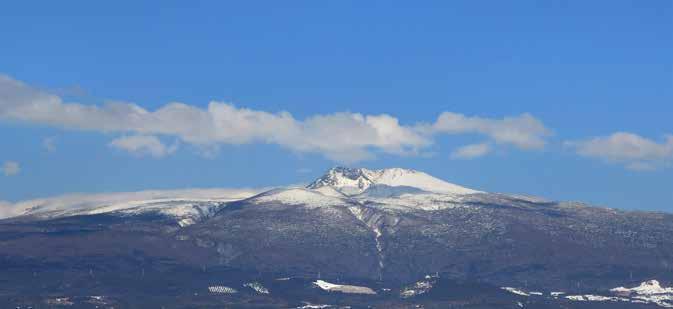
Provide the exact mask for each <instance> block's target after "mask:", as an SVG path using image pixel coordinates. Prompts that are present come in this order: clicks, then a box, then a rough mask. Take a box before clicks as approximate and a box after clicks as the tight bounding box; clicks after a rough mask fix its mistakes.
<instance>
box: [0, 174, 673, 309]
mask: <svg viewBox="0 0 673 309" xmlns="http://www.w3.org/2000/svg"><path fill="white" fill-rule="evenodd" d="M426 176H427V174H424V173H421V172H415V171H409V170H402V169H388V170H374V171H373V170H366V169H345V168H335V169H332V170H330V171H329V172H328V173H326V174H325V175H324V176H323V177H321V178H319V179H317V180H316V181H315V182H313V183H312V184H310V185H309V186H307V187H306V188H279V189H273V190H268V191H264V192H261V193H258V194H256V195H252V194H250V195H245V196H239V197H238V198H236V199H233V198H232V199H229V200H224V197H223V196H219V198H218V199H214V198H212V199H208V198H207V197H201V198H203V200H197V199H180V198H178V197H173V198H170V199H163V200H158V199H155V200H151V199H150V200H141V201H126V202H124V203H121V204H114V203H112V204H107V203H106V204H103V205H99V204H96V203H88V204H87V206H86V207H85V206H81V207H79V206H78V207H74V208H72V209H71V208H68V207H65V208H54V207H45V208H35V209H32V210H31V212H29V213H26V214H24V215H22V216H18V217H14V218H10V219H6V220H2V221H0V257H2V258H0V264H2V265H0V266H3V267H4V269H7V270H8V271H9V272H11V273H16V274H17V277H16V278H24V277H25V276H26V271H27V270H31V269H35V268H36V267H37V269H42V268H43V267H47V268H48V267H50V266H49V265H53V267H56V268H57V269H62V268H67V269H74V270H75V271H76V272H77V271H79V272H88V271H90V270H89V268H92V269H98V271H101V272H104V271H110V274H109V276H111V277H112V278H114V276H115V275H114V271H122V270H123V271H131V272H138V273H141V272H144V270H145V269H151V270H152V271H156V272H158V273H161V272H166V274H169V273H174V272H177V271H178V270H177V269H180V272H182V273H187V274H191V275H189V276H187V277H190V276H193V277H199V276H205V277H206V278H208V277H207V276H206V275H203V273H206V272H208V271H213V272H219V271H222V272H227V273H228V272H235V273H237V274H238V275H235V276H234V277H236V276H239V275H240V276H243V275H241V274H244V277H245V278H255V276H258V277H263V278H267V279H268V278H294V279H299V278H303V279H302V280H309V281H308V282H316V281H317V280H318V279H320V280H324V281H326V282H330V283H335V284H342V283H343V284H342V285H344V286H349V285H354V286H365V287H372V286H379V287H380V289H378V290H377V296H369V297H378V298H380V299H382V300H389V301H393V302H413V301H415V300H416V299H417V298H416V297H415V296H413V295H417V294H414V293H412V294H413V295H412V296H413V297H411V296H410V297H409V298H404V297H401V296H399V295H401V294H399V293H397V294H395V293H388V292H386V291H384V290H383V288H388V289H390V288H392V289H397V290H399V291H402V290H404V289H406V288H408V287H410V286H412V287H414V286H417V285H418V288H419V289H421V288H422V289H426V288H428V287H427V286H428V284H429V283H424V282H425V281H422V282H421V281H419V280H424V279H423V278H425V277H426V275H428V274H435V276H436V278H441V280H440V279H432V280H430V279H428V280H430V281H432V282H434V281H437V282H439V283H437V284H438V285H442V284H444V285H445V286H466V285H467V286H470V285H474V286H481V287H483V288H484V289H485V291H486V290H495V291H498V292H497V293H496V292H493V293H495V294H493V295H496V296H494V297H496V298H498V299H501V298H502V297H504V299H507V300H508V301H511V299H512V298H511V297H515V298H516V297H524V296H521V295H514V296H512V295H509V294H508V292H502V291H501V290H500V289H499V288H497V287H513V288H512V290H513V291H514V290H517V289H525V290H527V291H542V292H544V293H547V294H548V293H550V292H552V291H564V292H567V293H574V294H568V295H589V294H591V293H594V294H596V295H610V293H612V292H610V289H614V288H615V287H618V286H637V285H638V283H640V282H645V281H649V280H652V279H657V280H658V282H661V286H669V285H670V282H672V281H673V237H670V235H673V215H671V214H665V213H652V212H629V211H620V210H614V209H606V208H595V207H589V206H587V205H584V204H579V203H566V202H552V201H546V200H544V199H539V198H531V197H526V196H514V195H505V194H494V193H486V192H480V191H475V190H471V189H465V188H462V187H460V186H456V185H452V184H448V183H444V182H442V181H441V180H435V178H431V179H430V178H428V177H431V176H427V177H426ZM429 179H430V180H429ZM456 188H462V189H456ZM59 207H60V206H59ZM195 214H199V215H198V216H196V215H195ZM185 219H190V220H191V221H189V222H182V221H181V220H185ZM36 265H40V266H36ZM83 265H85V266H83ZM113 270H114V271H113ZM193 272H197V273H199V274H200V275H198V276H197V275H196V274H194V273H193ZM83 276H85V277H86V276H87V273H84V274H83ZM28 277H30V276H28ZM213 278H215V277H213ZM218 278H219V277H218ZM236 278H237V277H236ZM433 278H435V277H433ZM294 279H293V280H294ZM20 280H25V279H19V282H23V281H20ZM246 280H248V279H246ZM260 280H261V279H260ZM273 280H275V279H272V280H271V281H270V282H275V281H273ZM283 280H285V279H283ZM288 280H290V279H288ZM426 281H427V280H426ZM430 281H428V282H430ZM85 282H86V280H85ZM188 282H189V279H187V282H184V283H180V285H181V286H182V285H184V284H189V283H188ZM199 282H201V281H199ZM246 282H247V281H246ZM418 282H421V283H418ZM441 282H444V283H441ZM649 282H653V281H649ZM10 283H11V282H10V281H6V282H5V285H10ZM13 283H17V282H13ZM243 283H245V282H241V284H243ZM356 283H357V284H356ZM440 283H441V284H440ZM2 284H3V283H2V282H0V287H1V286H2ZM82 284H84V285H86V284H87V283H82ZM199 284H201V283H199ZM650 285H651V286H654V284H650ZM215 286H220V285H215ZM494 287H495V288H494ZM203 288H205V287H203ZM302 288H305V286H303V287H302ZM533 289H535V290H533ZM220 290H227V289H220ZM309 291H311V292H307V294H302V295H304V296H306V295H317V294H315V293H317V292H316V291H315V290H309ZM419 291H420V290H419ZM423 291H425V290H423ZM517 291H518V290H517ZM634 291H635V290H634ZM323 292H324V291H323ZM426 292H427V291H426ZM426 292H423V293H426ZM598 292H601V293H603V294H601V293H598ZM624 292H626V290H624ZM629 292H633V291H630V290H629ZM272 293H273V291H272ZM419 293H420V292H419ZM437 293H439V292H437ZM437 293H435V294H433V293H432V292H428V293H427V295H440V294H446V293H452V292H450V291H447V292H446V293H444V292H442V293H439V294H437ZM536 293H537V292H536ZM633 293H636V292H633ZM407 294H408V293H407ZM526 294H528V295H537V294H530V293H527V292H526ZM404 295H406V294H404ZM419 295H420V294H419ZM667 295H668V294H667ZM304 296H302V297H304ZM306 297H308V296H306ZM359 297H364V296H359ZM419 297H421V298H422V296H419ZM433 297H434V296H433ZM437 297H439V296H437ZM484 297H486V296H484ZM666 297H668V296H666ZM421 298H418V299H421ZM584 298H587V299H598V298H592V297H582V299H584ZM577 299H580V298H579V297H578V298H577ZM519 301H522V300H519ZM528 301H530V300H528ZM547 301H552V302H556V301H571V300H567V299H566V300H564V299H554V298H553V297H552V298H550V299H547V298H545V300H544V302H547ZM664 303H665V302H664ZM511 304H515V303H511ZM592 305H596V306H597V304H592ZM645 305H646V304H645ZM606 306H607V305H606ZM440 307H441V306H440ZM497 307H498V306H496V308H497ZM500 307H503V306H500ZM541 307H544V306H541ZM589 307H590V306H589ZM512 308H514V307H512ZM551 308H554V307H553V306H552V307H551ZM571 308H572V307H571Z"/></svg>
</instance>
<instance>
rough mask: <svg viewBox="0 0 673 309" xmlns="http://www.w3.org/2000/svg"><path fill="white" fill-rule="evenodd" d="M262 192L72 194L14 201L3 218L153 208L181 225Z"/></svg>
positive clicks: (184, 191)
mask: <svg viewBox="0 0 673 309" xmlns="http://www.w3.org/2000/svg"><path fill="white" fill-rule="evenodd" d="M259 192H260V190H255V189H184V190H155V191H139V192H120V193H102V194H70V195H63V196H57V197H52V198H42V199H34V200H28V201H23V202H18V203H15V204H12V205H10V206H9V209H10V211H9V212H7V214H5V216H3V217H0V219H2V218H7V217H14V216H33V217H39V218H45V219H48V218H58V217H64V216H75V215H95V214H103V213H119V214H141V213H146V212H152V213H158V214H162V215H166V216H171V217H175V218H176V219H179V220H180V222H181V223H180V224H181V225H186V224H189V223H190V222H191V223H193V222H192V221H194V220H195V219H198V218H200V217H202V216H204V215H208V214H209V213H210V212H211V211H212V210H213V208H214V207H219V206H221V205H222V204H223V203H225V202H229V201H235V200H240V199H244V198H247V197H250V196H253V195H254V194H257V193H259Z"/></svg>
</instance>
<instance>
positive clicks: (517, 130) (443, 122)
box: [426, 112, 551, 149]
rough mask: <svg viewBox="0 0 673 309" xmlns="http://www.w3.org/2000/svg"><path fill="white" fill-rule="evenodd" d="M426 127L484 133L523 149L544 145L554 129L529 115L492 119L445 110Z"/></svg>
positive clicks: (432, 129)
mask: <svg viewBox="0 0 673 309" xmlns="http://www.w3.org/2000/svg"><path fill="white" fill-rule="evenodd" d="M426 130H431V131H433V132H436V133H446V134H465V133H476V134H482V135H485V136H488V137H490V138H491V139H493V141H495V142H496V143H499V144H510V145H514V146H516V147H518V148H520V149H541V148H543V147H544V146H545V138H546V137H548V136H550V135H551V130H549V129H548V128H546V127H545V126H544V124H542V122H541V121H539V120H538V119H536V118H535V117H533V116H531V115H530V114H522V115H519V116H516V117H504V118H502V119H490V118H482V117H468V116H465V115H462V114H457V113H450V112H444V113H442V114H441V115H439V118H437V121H436V122H435V123H434V124H433V125H432V126H431V127H430V128H426Z"/></svg>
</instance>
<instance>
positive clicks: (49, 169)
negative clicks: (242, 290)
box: [0, 0, 673, 211]
mask: <svg viewBox="0 0 673 309" xmlns="http://www.w3.org/2000/svg"><path fill="white" fill-rule="evenodd" d="M0 28H1V29H3V31H2V33H1V35H0V51H1V52H0V55H1V57H0V74H2V75H3V76H4V79H0V80H1V81H0V137H1V138H0V150H1V151H0V164H2V171H3V173H2V174H0V200H6V201H12V202H13V201H18V200H23V199H30V198H36V197H44V196H50V195H57V194H63V193H68V192H114V191H133V190H142V189H168V188H187V187H257V186H274V185H283V184H290V183H298V182H307V181H310V180H312V179H313V178H315V177H316V176H318V175H320V174H321V173H322V172H323V171H324V170H326V169H328V168H329V167H331V166H334V165H338V164H339V165H340V164H346V165H350V166H365V167H372V168H379V167H390V166H400V167H407V168H413V169H419V170H423V171H425V172H428V173H430V174H432V175H434V176H437V177H439V178H443V179H445V180H448V181H451V182H455V183H458V184H461V185H464V186H468V187H473V188H477V189H481V190H487V191H498V192H516V193H528V194H533V195H540V196H544V197H548V198H552V199H563V200H581V201H586V202H590V203H595V204H599V205H605V206H610V207H618V208H627V209H651V210H664V211H673V190H671V188H673V167H672V165H673V138H670V137H667V136H668V135H670V134H673V124H672V122H671V117H672V116H673V104H672V103H673V57H671V55H673V2H671V1H664V0H661V1H548V2H545V3H542V4H541V3H540V2H539V1H516V2H502V1H451V2H449V1H427V2H423V3H420V4H419V3H417V2H416V3H413V4H412V3H410V2H391V1H385V2H384V1H381V2H377V1H371V2H364V1H283V2H280V1H241V2H238V3H225V2H215V1H212V2H196V1H194V2H191V1H190V2H184V1H181V2H167V1H164V2H161V3H159V2H157V3H149V2H148V3H143V4H138V3H136V2H130V1H129V2H123V1H118V2H110V3H105V4H102V3H91V2H84V1H82V2H76V1H72V2H67V3H57V2H48V3H45V2H31V1H22V2H15V3H13V4H12V3H9V4H3V7H2V9H1V10H0ZM3 83H4V86H3ZM16 93H21V94H22V96H19V95H16ZM54 98H56V99H57V100H59V103H58V104H56V105H54V106H51V105H49V104H50V103H48V102H52V101H50V100H54ZM211 101H215V102H216V103H211ZM109 102H117V103H114V104H116V105H110V103H109ZM171 102H180V103H181V104H183V105H180V106H179V108H178V107H176V105H169V103H171ZM31 104H32V105H31ZM106 104H107V105H106ZM167 106H169V107H170V108H169V109H170V112H171V113H170V117H168V116H166V117H164V114H166V113H164V114H161V115H159V114H157V113H155V112H157V111H159V110H162V109H163V110H164V111H166V107H167ZM86 107H92V108H95V110H94V111H93V112H92V111H91V109H87V108H86ZM136 107H138V108H140V109H142V111H140V112H138V110H137V109H135V108H136ZM73 108H75V109H77V110H78V111H79V112H77V113H73V112H72V110H73ZM183 112H184V113H183ZM445 112H446V113H448V114H444V115H445V117H444V118H441V117H440V115H442V113H445ZM138 115H140V116H138ZM185 115H199V116H198V117H197V116H195V117H196V118H193V117H192V118H189V117H186V116H185ZM213 115H217V116H216V117H214V116H213ZM358 115H359V116H358ZM381 115H387V116H381ZM183 116H184V117H185V118H180V117H183ZM202 116H203V117H205V118H199V117H202ZM211 116H213V118H212V119H215V120H212V119H211V118H210V117H211ZM134 117H140V118H139V119H140V120H139V121H136V120H133V119H135V118H134ZM144 117H147V118H144ZM386 117H387V118H386ZM204 119H205V120H204ZM210 121H212V123H210ZM223 123H224V125H222V124H223ZM220 125H222V126H220ZM287 127H291V128H294V129H293V130H289V129H288V130H286V128H287ZM286 131H287V132H286ZM330 132H332V133H334V134H333V135H331V134H330ZM619 132H621V133H619ZM505 133H506V134H505ZM335 136H336V137H335ZM348 136H353V140H355V142H353V141H352V140H351V139H347V137H348ZM540 142H541V143H540ZM466 146H474V147H467V148H464V147H466ZM461 147H463V148H461ZM461 149H462V150H464V151H461ZM461 154H462V155H461Z"/></svg>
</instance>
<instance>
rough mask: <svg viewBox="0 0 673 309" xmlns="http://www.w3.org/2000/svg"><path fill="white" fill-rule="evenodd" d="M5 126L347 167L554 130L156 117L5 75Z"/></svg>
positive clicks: (445, 119) (254, 116) (180, 114)
mask: <svg viewBox="0 0 673 309" xmlns="http://www.w3.org/2000/svg"><path fill="white" fill-rule="evenodd" d="M0 119H6V120H13V121H24V122H31V123H37V124H43V125H44V124H46V125H52V126H57V127H63V128H72V129H80V130H91V131H98V132H109V133H116V134H130V135H133V136H143V137H142V138H141V137H133V138H129V137H122V138H120V139H117V140H115V141H113V142H112V145H113V146H115V147H117V148H122V149H125V150H130V151H142V152H143V153H146V154H150V155H153V156H156V157H159V156H162V155H166V154H168V153H170V152H167V151H166V150H167V148H166V146H164V145H162V144H161V143H160V141H159V137H161V136H172V137H176V138H177V139H178V140H180V141H183V142H185V143H188V144H191V145H194V146H196V147H197V149H203V150H204V153H208V154H212V153H213V151H216V150H217V149H218V146H219V145H222V144H248V143H271V144H277V145H281V146H282V147H284V148H287V149H289V150H291V151H296V152H301V153H319V154H322V155H324V156H326V157H327V158H329V159H332V160H335V161H341V162H345V163H349V162H355V161H361V160H365V159H370V158H373V157H374V156H375V155H376V153H377V152H383V153H388V154H394V155H417V154H422V152H421V150H423V149H424V148H426V147H428V146H429V145H431V144H432V143H433V138H434V136H435V135H437V134H466V133H477V134H482V135H486V136H488V137H490V138H491V139H492V140H493V141H494V142H495V143H497V144H511V145H514V146H516V147H519V148H522V149H537V148H542V147H543V146H544V144H545V142H544V138H545V137H546V136H547V135H549V130H548V129H547V128H545V127H544V125H543V124H542V123H541V122H540V121H539V120H537V119H535V118H534V117H532V116H530V115H528V114H523V115H521V116H517V117H505V118H503V119H488V118H479V117H466V116H463V115H461V114H454V113H448V112H447V113H443V114H441V115H440V117H439V118H438V119H437V121H436V123H434V124H412V125H402V124H400V123H399V120H398V119H397V118H395V117H393V116H390V115H386V114H380V115H362V114H359V113H348V112H344V113H335V114H327V115H313V116H309V117H308V118H306V119H303V120H298V119H295V118H294V117H293V116H292V115H291V114H290V113H288V112H277V113H271V112H266V111H258V110H252V109H247V108H240V107H236V106H234V105H232V104H229V103H224V102H216V101H213V102H210V104H208V107H207V108H205V109H203V108H198V107H195V106H190V105H187V104H183V103H175V102H173V103H169V104H167V105H164V106H162V107H160V108H159V109H157V110H155V111H148V110H145V109H144V108H142V107H140V106H138V105H136V104H132V103H124V102H108V103H106V104H104V105H101V106H96V105H84V104H79V103H66V102H63V100H62V99H61V98H60V97H58V96H56V95H53V94H49V93H45V92H43V91H40V90H38V89H35V88H33V87H30V86H29V85H26V84H24V83H22V82H20V81H16V80H14V79H12V78H10V77H8V76H3V75H0Z"/></svg>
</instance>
